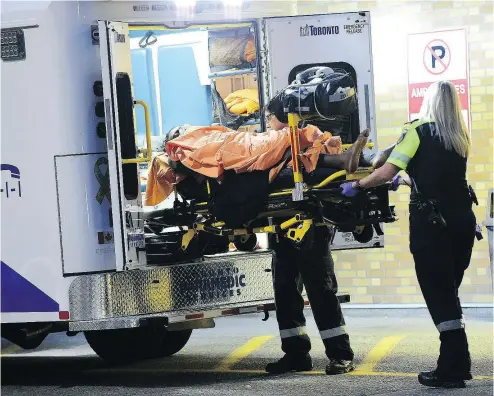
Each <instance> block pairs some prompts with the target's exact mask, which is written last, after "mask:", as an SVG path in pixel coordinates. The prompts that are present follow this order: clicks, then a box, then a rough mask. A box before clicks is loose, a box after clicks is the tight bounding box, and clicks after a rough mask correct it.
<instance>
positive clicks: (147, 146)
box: [122, 100, 153, 164]
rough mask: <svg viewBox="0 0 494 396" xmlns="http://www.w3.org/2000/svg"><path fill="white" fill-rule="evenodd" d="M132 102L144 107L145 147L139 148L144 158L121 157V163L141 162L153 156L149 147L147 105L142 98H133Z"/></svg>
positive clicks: (149, 134)
mask: <svg viewBox="0 0 494 396" xmlns="http://www.w3.org/2000/svg"><path fill="white" fill-rule="evenodd" d="M134 104H136V105H140V106H142V108H143V109H144V120H145V122H146V148H145V149H143V150H139V152H140V153H146V156H145V157H144V158H131V159H123V160H122V164H138V163H141V162H150V161H151V160H152V159H153V158H152V155H153V150H152V147H151V119H150V117H149V107H148V105H147V103H146V102H144V101H143V100H134Z"/></svg>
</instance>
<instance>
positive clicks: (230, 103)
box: [129, 22, 359, 193]
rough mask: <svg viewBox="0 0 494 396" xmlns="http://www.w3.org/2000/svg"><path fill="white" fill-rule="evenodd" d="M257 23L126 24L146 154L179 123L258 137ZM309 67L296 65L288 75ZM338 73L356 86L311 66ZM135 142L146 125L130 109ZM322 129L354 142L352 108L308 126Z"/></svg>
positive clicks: (348, 68) (262, 124) (342, 66)
mask: <svg viewBox="0 0 494 396" xmlns="http://www.w3.org/2000/svg"><path fill="white" fill-rule="evenodd" d="M257 29H258V26H257V24H256V23H255V22H252V23H241V24H233V25H232V24H217V25H207V26H198V27H194V26H191V27H188V28H185V29H169V28H165V27H161V26H130V29H129V30H130V33H129V35H130V46H131V59H132V78H133V89H134V98H135V99H136V100H142V101H144V102H146V103H147V104H148V106H149V113H150V125H151V134H152V142H153V154H154V155H156V154H157V153H160V152H162V151H163V150H164V146H163V141H164V139H165V138H166V136H167V134H168V133H169V132H170V130H171V129H172V128H174V127H176V126H179V125H184V124H188V125H193V126H214V125H222V126H225V127H228V128H231V129H234V130H239V131H250V132H264V131H265V130H266V120H265V117H264V111H263V108H264V106H265V105H266V104H267V103H264V101H263V97H262V89H263V87H262V84H263V81H262V78H260V73H259V70H260V65H259V56H258V55H259V47H260V45H259V43H258V32H257ZM312 66H314V65H307V64H304V63H303V59H302V58H301V64H300V65H299V66H297V67H295V68H294V69H293V70H292V72H291V73H290V75H289V76H287V79H286V85H288V84H289V83H290V82H292V81H293V80H294V79H295V75H296V74H297V73H299V72H301V71H303V70H305V69H307V68H310V67H312ZM318 66H330V67H336V68H340V69H344V70H345V71H347V72H349V73H350V74H351V76H352V78H353V80H354V81H355V82H356V79H357V76H356V75H355V71H354V69H353V68H352V67H351V66H350V65H348V64H346V63H339V62H332V63H326V64H318ZM135 118H136V133H137V137H138V145H139V147H140V148H144V147H145V144H146V142H145V133H146V122H145V117H144V111H143V108H142V107H141V106H136V107H135ZM311 124H314V125H316V126H318V127H319V128H320V129H321V130H322V131H329V132H331V133H332V134H333V135H340V136H341V138H342V143H343V144H350V143H353V142H354V141H355V139H356V137H357V136H358V133H359V115H358V108H357V109H356V110H355V112H354V113H353V114H352V115H351V116H338V117H335V118H333V119H331V120H324V119H320V120H317V121H311ZM146 166H147V164H143V165H141V191H142V192H143V193H144V192H145V188H146V170H145V169H146Z"/></svg>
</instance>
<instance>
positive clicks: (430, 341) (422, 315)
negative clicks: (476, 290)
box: [1, 309, 494, 396]
mask: <svg viewBox="0 0 494 396" xmlns="http://www.w3.org/2000/svg"><path fill="white" fill-rule="evenodd" d="M344 312H345V318H346V321H347V331H348V332H349V334H350V338H351V342H352V347H353V349H354V351H355V355H356V356H355V361H356V363H357V365H358V366H357V370H356V371H354V372H353V373H351V374H346V375H340V376H327V375H326V374H325V373H324V368H325V366H326V364H327V362H328V360H327V358H326V357H325V355H324V349H323V344H322V342H321V340H320V338H319V334H318V331H317V328H316V326H315V324H314V320H313V318H312V314H311V311H310V310H307V311H306V316H307V322H308V323H307V326H308V334H309V335H310V336H311V340H312V351H311V354H312V357H313V360H314V370H313V371H312V372H309V373H296V374H285V375H280V376H268V375H267V374H266V373H264V367H265V365H266V363H268V362H271V361H274V360H277V359H278V358H279V357H281V356H282V352H281V350H280V340H279V336H278V331H277V325H276V318H275V317H274V316H273V315H272V316H271V318H270V319H269V320H268V321H267V322H262V321H261V319H262V317H263V316H262V315H244V316H238V317H229V318H222V319H218V320H217V321H216V328H214V329H205V330H195V331H194V332H193V334H192V337H191V339H190V340H189V342H188V344H187V345H186V346H185V348H184V349H182V351H180V352H179V353H177V354H176V355H174V356H172V357H169V358H164V359H154V360H148V361H142V362H139V363H134V364H131V365H124V366H118V367H109V366H107V365H106V364H105V363H104V362H103V361H102V360H100V359H99V358H98V357H97V356H96V355H95V354H94V353H93V352H92V350H91V349H90V347H89V346H88V345H87V343H86V342H85V339H84V336H83V335H81V334H79V335H77V336H75V337H67V336H66V335H65V334H63V333H61V334H52V335H50V336H49V337H48V338H47V339H46V340H45V341H44V343H43V344H42V345H41V346H40V347H39V348H37V349H35V350H31V351H24V350H21V349H20V348H18V347H17V346H15V345H12V344H10V343H9V342H7V341H5V340H2V358H1V374H2V377H1V381H2V389H1V390H2V394H3V395H12V396H18V395H19V396H20V395H37V396H38V395H39V396H45V395H46V396H48V395H50V396H51V395H56V396H59V395H74V396H75V395H77V396H82V395H115V396H116V395H118V396H124V395H133V396H141V395H142V396H144V395H146V396H149V395H167V396H168V395H187V396H191V395H226V396H230V395H246V396H249V395H269V396H274V395H287V396H291V395H294V396H295V395H296V396H300V395H336V396H347V395H348V396H370V395H383V396H384V395H386V396H401V395H410V396H415V395H434V396H435V395H443V394H444V395H446V394H447V395H468V396H480V395H493V394H494V392H493V321H492V310H491V309H469V310H465V317H466V321H467V334H468V337H469V343H470V352H471V354H472V364H473V367H472V374H473V375H474V377H475V378H474V380H472V381H468V383H467V388H466V389H454V390H452V389H433V388H426V387H424V386H422V385H420V384H419V383H418V382H417V373H418V372H419V371H421V370H427V369H432V368H434V366H435V362H436V359H437V354H438V351H439V340H438V333H437V330H436V329H435V327H434V325H433V324H432V321H431V319H430V317H429V316H428V313H427V311H425V310H421V309H419V310H417V309H412V310H375V309H367V310H362V309H345V310H344Z"/></svg>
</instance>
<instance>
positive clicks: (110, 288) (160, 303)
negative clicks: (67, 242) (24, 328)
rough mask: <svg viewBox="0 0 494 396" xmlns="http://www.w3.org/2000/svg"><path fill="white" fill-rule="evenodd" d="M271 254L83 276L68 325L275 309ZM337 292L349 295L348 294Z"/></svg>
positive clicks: (197, 319)
mask: <svg viewBox="0 0 494 396" xmlns="http://www.w3.org/2000/svg"><path fill="white" fill-rule="evenodd" d="M271 260H272V255H271V252H270V251H266V250H261V251H257V252H253V253H233V254H232V253H226V254H221V255H215V256H211V257H205V258H204V259H202V260H200V261H197V262H193V263H187V264H178V265H171V266H168V267H145V268H142V269H135V270H129V271H122V272H113V273H104V274H95V275H83V276H80V277H78V278H76V279H74V281H73V282H72V284H71V285H70V289H69V301H70V322H69V330H70V331H90V330H104V329H118V328H131V327H140V326H146V325H148V324H149V323H151V322H156V321H158V322H160V323H163V325H165V326H168V327H169V328H170V330H174V329H176V330H180V329H183V328H186V327H184V326H189V327H188V328H201V327H203V328H204V327H214V321H213V320H212V319H213V318H215V317H222V316H232V315H241V314H246V313H255V312H261V313H262V312H269V311H273V310H274V309H275V306H274V293H273V285H272V279H271ZM338 298H339V299H340V302H342V303H344V302H349V301H350V296H349V295H347V294H342V295H339V296H338ZM306 304H308V302H306ZM187 322H190V324H189V325H185V323H187Z"/></svg>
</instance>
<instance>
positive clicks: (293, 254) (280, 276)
mask: <svg viewBox="0 0 494 396" xmlns="http://www.w3.org/2000/svg"><path fill="white" fill-rule="evenodd" d="M329 236H330V233H329V230H328V229H327V228H326V227H316V231H315V241H314V246H313V247H312V248H311V249H310V250H309V251H300V250H298V249H296V248H295V247H294V246H293V245H292V244H291V243H290V241H289V240H287V239H286V238H281V237H280V238H279V242H276V240H275V238H272V240H271V241H272V248H273V250H274V253H273V283H274V294H275V302H276V316H277V320H278V326H279V329H280V336H281V347H282V350H283V351H284V352H285V353H286V354H290V355H294V354H295V355H299V354H306V353H308V352H309V351H310V349H311V343H310V339H309V337H308V335H307V333H306V328H305V317H304V314H303V309H304V299H303V297H302V294H301V292H302V287H303V284H304V285H305V288H306V291H307V296H308V298H309V301H310V304H311V307H312V312H313V314H314V319H315V321H316V324H317V327H318V329H319V332H320V334H321V338H322V340H323V342H324V346H325V348H326V355H327V356H328V358H330V359H332V358H335V359H343V360H352V359H353V351H352V349H351V347H350V340H349V337H348V335H347V334H346V332H345V328H344V325H345V320H344V319H343V314H342V312H341V307H340V303H339V301H338V299H337V297H336V292H337V290H338V285H337V282H336V277H335V274H334V263H333V259H332V257H331V251H330V248H329Z"/></svg>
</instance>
